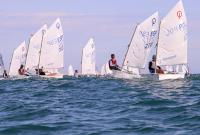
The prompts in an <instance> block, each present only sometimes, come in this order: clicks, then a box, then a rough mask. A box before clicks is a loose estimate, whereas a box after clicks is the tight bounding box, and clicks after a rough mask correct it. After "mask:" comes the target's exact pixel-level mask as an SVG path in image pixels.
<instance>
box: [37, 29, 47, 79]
mask: <svg viewBox="0 0 200 135" xmlns="http://www.w3.org/2000/svg"><path fill="white" fill-rule="evenodd" d="M45 32H46V31H45V30H42V40H41V46H40V51H39V60H38V71H37V73H38V75H39V68H40V58H41V51H42V45H43V40H44V34H45Z"/></svg>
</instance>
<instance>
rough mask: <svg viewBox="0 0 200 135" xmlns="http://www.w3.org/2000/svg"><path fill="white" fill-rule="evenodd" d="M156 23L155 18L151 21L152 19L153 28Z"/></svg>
mask: <svg viewBox="0 0 200 135" xmlns="http://www.w3.org/2000/svg"><path fill="white" fill-rule="evenodd" d="M156 22H157V20H156V18H153V19H152V26H153V25H154V24H156Z"/></svg>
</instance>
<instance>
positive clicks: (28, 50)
mask: <svg viewBox="0 0 200 135" xmlns="http://www.w3.org/2000/svg"><path fill="white" fill-rule="evenodd" d="M31 38H32V34H31V36H30V38H29V43H28V49H27V53H26V61H25V65H24V67H26V63H27V56H28V52H29V46H30V43H31Z"/></svg>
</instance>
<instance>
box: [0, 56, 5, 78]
mask: <svg viewBox="0 0 200 135" xmlns="http://www.w3.org/2000/svg"><path fill="white" fill-rule="evenodd" d="M4 70H5V67H4V63H3V57H2V54H0V78H3V72H4Z"/></svg>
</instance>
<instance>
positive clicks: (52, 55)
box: [38, 18, 64, 78]
mask: <svg viewBox="0 0 200 135" xmlns="http://www.w3.org/2000/svg"><path fill="white" fill-rule="evenodd" d="M63 37H64V34H63V29H62V25H61V22H60V19H59V18H58V19H57V20H56V21H55V22H54V23H53V24H52V25H51V26H50V27H49V29H48V30H47V31H46V32H44V35H43V41H42V46H41V50H40V57H39V64H38V68H39V69H42V68H43V69H44V70H45V73H46V75H42V76H41V77H44V78H63V74H61V73H60V72H59V70H61V69H63V68H64V39H63Z"/></svg>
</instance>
